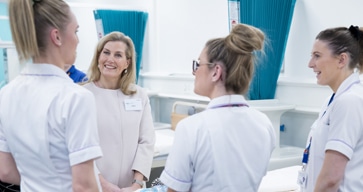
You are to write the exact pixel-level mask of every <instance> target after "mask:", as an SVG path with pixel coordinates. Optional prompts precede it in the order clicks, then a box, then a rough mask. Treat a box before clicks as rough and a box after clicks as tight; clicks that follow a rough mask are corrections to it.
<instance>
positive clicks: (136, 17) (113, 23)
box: [93, 9, 148, 79]
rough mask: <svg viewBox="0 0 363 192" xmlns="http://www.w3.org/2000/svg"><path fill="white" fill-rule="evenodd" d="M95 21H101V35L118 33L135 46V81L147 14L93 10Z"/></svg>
mask: <svg viewBox="0 0 363 192" xmlns="http://www.w3.org/2000/svg"><path fill="white" fill-rule="evenodd" d="M93 13H94V16H95V19H96V20H98V19H100V20H101V21H102V27H103V33H104V34H108V33H110V32H112V31H120V32H122V33H124V34H125V35H127V36H129V37H130V38H131V39H132V41H133V42H134V44H135V51H136V79H138V77H139V72H140V67H141V59H142V50H143V44H144V36H145V29H146V23H147V19H148V13H146V12H142V11H129V10H127V11H124V10H100V9H98V10H95V11H94V12H93Z"/></svg>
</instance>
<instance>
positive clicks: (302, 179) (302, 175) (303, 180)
mask: <svg viewBox="0 0 363 192" xmlns="http://www.w3.org/2000/svg"><path fill="white" fill-rule="evenodd" d="M307 179H308V174H307V173H306V171H305V170H300V171H299V174H298V177H297V184H298V185H300V190H301V191H304V190H305V189H306V184H307Z"/></svg>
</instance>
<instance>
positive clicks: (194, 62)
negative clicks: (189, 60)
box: [192, 60, 215, 72]
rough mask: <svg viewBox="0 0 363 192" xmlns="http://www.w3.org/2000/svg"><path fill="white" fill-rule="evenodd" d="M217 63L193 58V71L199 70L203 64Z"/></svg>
mask: <svg viewBox="0 0 363 192" xmlns="http://www.w3.org/2000/svg"><path fill="white" fill-rule="evenodd" d="M214 64H215V63H203V64H202V63H199V61H198V60H193V65H192V67H193V68H192V69H193V72H195V71H197V70H198V67H200V66H201V65H214Z"/></svg>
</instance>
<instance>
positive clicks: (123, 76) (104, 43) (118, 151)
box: [84, 32, 155, 191]
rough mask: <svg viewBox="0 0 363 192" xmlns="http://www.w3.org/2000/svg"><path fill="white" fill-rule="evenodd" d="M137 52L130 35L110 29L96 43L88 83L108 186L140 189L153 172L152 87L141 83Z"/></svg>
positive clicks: (101, 166) (100, 163) (103, 181)
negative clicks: (139, 82) (144, 87)
mask: <svg viewBox="0 0 363 192" xmlns="http://www.w3.org/2000/svg"><path fill="white" fill-rule="evenodd" d="M135 56H136V55H135V48H134V44H133V42H132V40H131V39H130V37H128V36H125V35H124V34H123V33H120V32H112V33H109V34H108V35H106V36H104V37H103V38H102V39H100V41H99V43H98V45H97V47H96V50H95V53H94V57H93V60H92V62H91V66H90V69H89V81H88V82H87V83H86V84H85V85H84V87H86V88H87V89H89V90H90V91H91V92H93V93H94V95H95V97H96V103H97V112H98V118H97V121H98V122H97V123H98V131H99V134H100V144H101V147H102V150H103V153H104V157H103V158H102V159H99V160H98V161H97V166H98V168H99V170H100V173H101V176H100V178H101V185H102V187H103V189H104V191H110V190H111V191H118V190H120V189H121V188H126V191H135V190H137V189H138V188H140V187H142V186H143V183H144V181H145V180H148V178H149V175H150V170H151V164H152V159H153V155H154V143H155V135H154V127H153V120H152V117H151V108H150V101H149V98H148V95H147V92H146V91H145V90H144V89H142V88H141V87H139V86H138V85H136V84H135V79H136V78H135V77H136V76H135V73H136V70H135V69H136V68H135V66H136V58H135Z"/></svg>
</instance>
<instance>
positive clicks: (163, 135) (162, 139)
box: [154, 129, 174, 158]
mask: <svg viewBox="0 0 363 192" xmlns="http://www.w3.org/2000/svg"><path fill="white" fill-rule="evenodd" d="M155 140H156V141H155V147H154V158H155V157H159V156H165V155H168V154H169V152H170V149H171V146H172V145H173V142H174V131H173V130H171V129H158V130H155Z"/></svg>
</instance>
